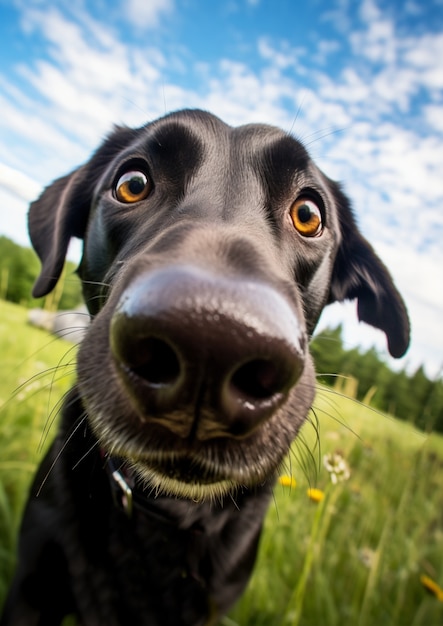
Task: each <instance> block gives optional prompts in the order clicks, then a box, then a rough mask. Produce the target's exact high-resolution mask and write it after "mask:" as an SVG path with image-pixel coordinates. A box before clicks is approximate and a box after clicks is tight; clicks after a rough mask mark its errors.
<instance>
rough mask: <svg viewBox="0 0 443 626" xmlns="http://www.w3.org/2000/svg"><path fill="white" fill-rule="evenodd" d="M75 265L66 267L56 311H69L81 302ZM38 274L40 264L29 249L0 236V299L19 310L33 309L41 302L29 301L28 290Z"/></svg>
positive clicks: (29, 294) (30, 289) (42, 301)
mask: <svg viewBox="0 0 443 626" xmlns="http://www.w3.org/2000/svg"><path fill="white" fill-rule="evenodd" d="M74 271H75V264H74V263H72V262H71V261H68V262H67V263H66V268H65V272H64V282H63V285H62V290H61V293H60V296H59V298H58V300H57V302H58V306H59V308H63V309H72V308H75V307H76V306H78V305H79V304H80V303H81V301H82V297H81V285H80V281H79V279H78V278H77V276H76V275H75V274H74ZM39 272H40V261H39V260H38V257H37V255H36V254H35V252H34V251H33V250H31V248H24V247H22V246H20V245H18V244H17V243H15V242H14V241H12V240H11V239H9V238H8V237H5V236H0V297H1V298H2V299H3V300H9V301H10V302H16V303H17V304H22V305H23V306H28V307H35V306H41V305H43V303H44V300H43V299H40V300H35V299H34V298H33V297H32V287H33V285H34V282H35V279H36V278H37V276H38V274H39Z"/></svg>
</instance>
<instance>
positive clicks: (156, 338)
mask: <svg viewBox="0 0 443 626" xmlns="http://www.w3.org/2000/svg"><path fill="white" fill-rule="evenodd" d="M111 350H112V353H113V356H114V361H115V363H116V366H117V371H118V373H119V376H120V378H121V380H122V382H123V385H124V387H125V388H126V390H127V393H128V395H129V396H130V398H131V400H132V402H133V403H135V405H136V406H137V408H138V411H139V413H140V414H141V415H142V416H143V419H145V420H147V421H149V419H152V420H154V421H160V422H161V423H162V424H163V425H164V426H165V427H166V428H168V429H169V430H171V431H172V432H173V433H176V434H178V435H180V436H183V437H185V436H189V434H190V433H191V432H194V433H195V436H196V437H197V438H199V439H210V438H216V437H220V436H231V437H244V436H247V435H248V434H249V433H251V432H252V431H253V430H254V429H255V428H256V427H257V426H258V425H259V424H261V423H262V422H263V421H264V420H266V419H268V418H269V417H270V416H271V415H273V414H274V413H275V411H276V410H277V409H278V408H279V407H280V406H281V405H282V404H283V403H284V401H285V400H286V397H287V395H288V393H289V391H290V390H291V388H292V387H293V386H294V385H295V384H296V382H297V380H298V379H299V377H300V375H301V373H302V371H303V366H304V361H305V343H304V333H303V332H302V329H301V327H300V324H299V321H298V318H297V315H296V314H295V312H294V310H293V309H292V307H291V306H290V304H289V301H288V300H287V299H286V298H285V297H284V296H283V295H281V294H280V293H279V291H278V290H276V289H275V288H273V287H272V286H270V285H267V284H265V283H263V282H253V281H245V280H244V279H240V278H225V277H220V276H218V275H215V274H213V273H211V272H208V271H205V270H202V269H200V268H196V267H192V266H180V267H174V266H173V267H168V268H164V269H157V270H155V271H152V272H149V273H145V274H143V275H141V276H139V277H138V278H137V279H136V280H135V281H134V282H133V283H132V284H131V285H129V286H128V287H127V288H126V290H125V291H124V292H123V294H122V295H121V297H120V300H119V303H118V305H117V307H116V310H115V313H114V315H113V319H112V324H111Z"/></svg>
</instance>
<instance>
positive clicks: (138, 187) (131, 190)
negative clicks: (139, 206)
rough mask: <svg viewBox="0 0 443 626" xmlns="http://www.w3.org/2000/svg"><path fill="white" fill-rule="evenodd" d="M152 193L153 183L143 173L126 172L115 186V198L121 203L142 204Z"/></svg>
mask: <svg viewBox="0 0 443 626" xmlns="http://www.w3.org/2000/svg"><path fill="white" fill-rule="evenodd" d="M150 191H151V183H150V181H149V179H148V177H147V176H146V174H144V173H143V172H139V171H133V172H126V173H125V174H123V175H122V176H120V178H119V179H118V181H117V184H116V186H115V190H114V193H115V197H116V198H117V200H119V201H120V202H124V203H125V204H132V203H134V202H140V200H144V199H145V198H147V197H148V195H149V192H150Z"/></svg>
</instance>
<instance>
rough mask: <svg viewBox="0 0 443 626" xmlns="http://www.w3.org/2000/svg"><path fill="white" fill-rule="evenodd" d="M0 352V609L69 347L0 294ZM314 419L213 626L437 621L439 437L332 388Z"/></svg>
mask: <svg viewBox="0 0 443 626" xmlns="http://www.w3.org/2000/svg"><path fill="white" fill-rule="evenodd" d="M0 352H1V359H2V376H1V377H0V606H1V604H2V599H3V597H4V593H5V591H6V588H7V584H8V580H9V578H10V576H11V574H12V571H13V567H14V550H15V544H16V532H17V526H18V523H19V519H20V515H21V510H22V506H23V502H24V498H25V496H26V490H27V488H28V485H29V481H30V480H31V478H32V474H33V472H34V470H35V467H36V464H37V463H38V462H39V459H40V458H41V456H42V454H43V449H44V448H45V446H46V445H47V444H48V442H49V441H50V439H51V437H52V436H53V434H54V430H55V421H56V417H57V407H58V402H59V399H60V398H61V396H62V395H63V393H64V392H65V391H66V390H67V389H68V388H69V385H70V381H72V376H73V369H74V366H73V361H74V357H75V353H74V350H73V348H72V346H71V345H70V344H69V343H66V342H63V341H61V340H54V339H53V338H52V337H51V336H50V335H48V334H47V333H45V332H43V331H39V330H36V329H33V328H31V327H29V326H27V325H26V311H25V310H24V309H22V308H20V307H17V306H15V305H12V304H9V303H5V302H3V301H0ZM315 416H316V417H314V414H312V415H311V423H308V424H306V426H305V428H304V430H303V432H302V435H301V437H300V438H299V439H298V440H297V442H296V443H295V444H294V447H293V450H292V453H291V455H290V457H289V458H288V461H287V463H286V468H285V469H284V470H283V472H284V473H285V474H286V475H287V476H292V478H293V479H295V482H296V485H295V486H294V484H292V486H282V485H278V486H277V487H276V489H275V499H274V503H273V505H272V506H271V508H270V511H269V514H268V517H267V520H266V528H265V533H264V535H263V539H262V542H261V549H260V554H259V558H258V563H257V567H256V570H255V572H254V576H253V578H252V580H251V583H250V585H249V588H248V590H247V592H246V594H245V595H244V597H243V598H242V600H241V601H240V602H239V603H238V605H237V606H236V607H235V608H234V609H233V610H232V611H231V613H230V615H229V616H228V617H226V618H224V620H223V622H222V624H223V626H298V625H300V626H442V624H443V592H441V591H440V590H439V588H438V587H435V589H433V590H432V589H431V590H430V591H431V592H429V591H427V590H426V588H425V586H424V585H423V581H422V580H421V577H422V576H427V577H428V579H429V580H431V581H435V582H436V583H439V584H440V585H441V586H442V587H443V488H442V487H443V439H442V438H441V437H437V436H436V435H430V436H429V435H424V434H423V433H419V432H417V431H415V430H414V429H413V428H412V427H410V426H409V425H408V424H406V423H404V422H399V421H397V420H395V419H393V418H390V417H387V416H384V415H380V414H379V413H377V412H375V411H372V410H370V409H368V408H367V407H363V406H361V405H359V404H357V403H356V402H355V401H353V400H348V399H346V398H344V397H343V396H342V395H341V394H340V393H338V392H337V391H334V390H326V389H322V388H321V389H319V392H318V394H317V399H316V403H315ZM316 420H317V421H316ZM317 434H319V438H318V436H317ZM336 452H339V453H340V454H341V456H342V457H343V458H344V459H345V461H346V462H347V464H348V466H349V469H350V476H349V478H348V480H346V481H344V482H339V483H338V484H333V483H332V482H331V479H330V475H329V473H328V472H327V471H326V469H325V468H324V467H323V464H322V458H323V455H324V454H327V453H336ZM287 482H289V480H287ZM292 483H293V481H292ZM314 487H315V488H316V489H317V490H319V493H317V492H311V498H310V497H308V494H307V490H308V488H314ZM322 495H323V496H324V497H323V499H320V497H321V496H322ZM314 496H318V497H317V498H316V499H312V498H313V497H314ZM318 500H319V501H318ZM428 584H429V585H431V583H428ZM432 591H433V592H432ZM104 626H105V625H104Z"/></svg>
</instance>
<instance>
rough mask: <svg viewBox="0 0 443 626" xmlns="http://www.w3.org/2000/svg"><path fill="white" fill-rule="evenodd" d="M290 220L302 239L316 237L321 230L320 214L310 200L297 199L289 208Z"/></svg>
mask: <svg viewBox="0 0 443 626" xmlns="http://www.w3.org/2000/svg"><path fill="white" fill-rule="evenodd" d="M291 219H292V223H293V224H294V226H295V229H296V230H297V231H298V232H299V233H300V235H303V237H317V236H318V235H320V234H321V232H322V229H323V222H322V214H321V211H320V209H319V208H318V206H317V205H316V203H315V202H314V201H313V200H311V199H310V198H306V197H301V198H298V199H297V200H296V201H295V202H294V204H293V205H292V207H291Z"/></svg>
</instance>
